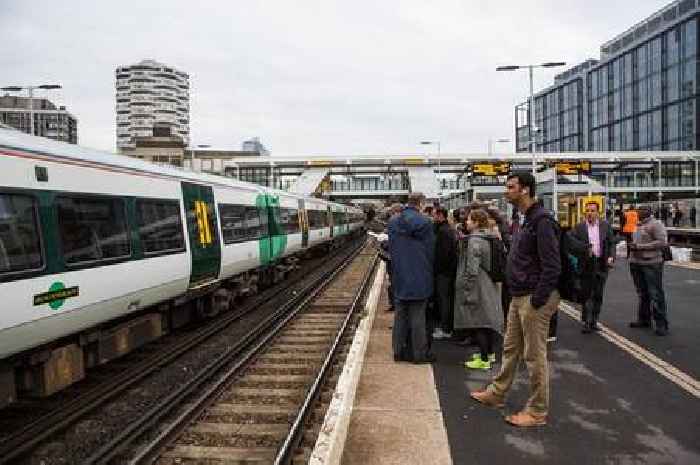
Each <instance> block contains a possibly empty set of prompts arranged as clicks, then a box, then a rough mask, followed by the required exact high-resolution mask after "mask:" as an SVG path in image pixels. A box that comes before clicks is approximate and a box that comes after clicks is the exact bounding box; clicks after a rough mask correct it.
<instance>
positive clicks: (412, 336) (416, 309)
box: [391, 299, 430, 361]
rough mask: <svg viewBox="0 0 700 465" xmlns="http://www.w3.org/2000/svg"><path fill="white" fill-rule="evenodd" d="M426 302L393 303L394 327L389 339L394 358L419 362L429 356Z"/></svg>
mask: <svg viewBox="0 0 700 465" xmlns="http://www.w3.org/2000/svg"><path fill="white" fill-rule="evenodd" d="M426 304H427V300H399V299H396V301H395V302H394V327H393V328H392V333H391V339H392V346H393V349H394V358H395V359H398V360H408V361H421V360H426V359H427V358H428V356H429V355H430V353H429V349H428V336H427V331H426V321H425V316H426V315H425V310H426Z"/></svg>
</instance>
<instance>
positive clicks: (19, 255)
mask: <svg viewBox="0 0 700 465" xmlns="http://www.w3.org/2000/svg"><path fill="white" fill-rule="evenodd" d="M36 211H37V208H36V200H35V199H34V198H32V197H30V196H28V195H16V194H0V276H2V275H5V274H9V273H14V272H18V271H27V270H36V269H40V268H42V267H43V264H44V263H43V258H42V254H41V240H40V235H39V222H38V219H37V214H36Z"/></svg>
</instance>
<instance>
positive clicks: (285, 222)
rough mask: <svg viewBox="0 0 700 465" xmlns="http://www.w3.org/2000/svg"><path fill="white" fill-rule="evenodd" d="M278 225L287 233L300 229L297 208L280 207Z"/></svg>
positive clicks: (296, 231)
mask: <svg viewBox="0 0 700 465" xmlns="http://www.w3.org/2000/svg"><path fill="white" fill-rule="evenodd" d="M280 226H281V228H282V231H284V232H285V233H287V234H294V233H298V232H300V231H301V227H300V225H299V210H297V209H296V208H280Z"/></svg>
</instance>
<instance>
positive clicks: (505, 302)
mask: <svg viewBox="0 0 700 465" xmlns="http://www.w3.org/2000/svg"><path fill="white" fill-rule="evenodd" d="M511 300H512V297H511V295H510V291H509V290H508V286H506V283H505V282H503V283H501V308H502V309H503V334H505V333H506V330H507V329H508V309H509V308H510V301H511Z"/></svg>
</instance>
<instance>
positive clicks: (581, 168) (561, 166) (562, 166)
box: [554, 160, 591, 174]
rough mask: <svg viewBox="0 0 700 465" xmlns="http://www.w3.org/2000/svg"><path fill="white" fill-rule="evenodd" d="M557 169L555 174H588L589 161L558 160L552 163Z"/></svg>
mask: <svg viewBox="0 0 700 465" xmlns="http://www.w3.org/2000/svg"><path fill="white" fill-rule="evenodd" d="M554 166H555V168H556V169H557V174H590V173H591V162H590V161H588V160H580V161H560V162H556V163H555V164H554Z"/></svg>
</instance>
